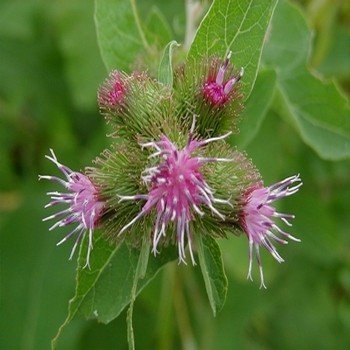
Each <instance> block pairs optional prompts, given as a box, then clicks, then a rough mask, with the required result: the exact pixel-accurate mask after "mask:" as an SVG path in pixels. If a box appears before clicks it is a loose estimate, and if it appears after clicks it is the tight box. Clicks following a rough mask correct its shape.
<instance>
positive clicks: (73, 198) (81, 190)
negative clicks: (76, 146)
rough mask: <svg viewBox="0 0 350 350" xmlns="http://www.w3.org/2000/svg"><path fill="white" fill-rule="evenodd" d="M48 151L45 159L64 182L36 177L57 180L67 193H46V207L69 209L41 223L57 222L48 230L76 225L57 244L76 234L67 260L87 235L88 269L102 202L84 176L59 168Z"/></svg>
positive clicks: (50, 177) (89, 181) (65, 168)
mask: <svg viewBox="0 0 350 350" xmlns="http://www.w3.org/2000/svg"><path fill="white" fill-rule="evenodd" d="M50 151H51V156H46V158H47V159H49V160H51V161H52V162H53V163H54V164H56V165H57V167H58V169H59V170H61V172H62V173H63V175H64V176H65V177H66V179H65V180H63V179H61V178H59V177H56V176H46V175H45V176H39V179H47V180H52V181H56V182H58V183H60V184H61V185H62V186H63V187H64V188H65V189H66V190H67V192H48V193H47V194H48V195H49V196H50V197H51V202H50V203H49V204H47V205H46V206H45V208H48V207H52V206H56V205H59V204H63V205H67V206H68V208H66V209H64V210H61V211H58V212H57V213H56V214H53V215H50V216H48V217H46V218H45V219H43V221H47V220H52V219H58V221H57V222H56V223H55V224H54V225H53V226H51V227H50V231H51V230H53V229H55V228H56V227H62V226H67V225H69V224H77V226H76V227H75V229H74V230H73V231H71V232H70V233H68V234H67V235H66V236H65V237H64V238H63V239H62V240H61V241H59V242H58V243H57V245H60V244H62V243H63V242H65V241H67V240H68V239H69V238H70V237H72V236H73V235H74V234H76V236H77V238H76V241H75V244H74V246H73V248H72V251H71V255H70V259H71V258H72V257H73V255H74V252H75V250H76V248H77V246H78V244H79V243H80V242H81V240H82V238H83V236H84V234H85V233H86V232H88V234H89V243H88V250H87V258H86V265H85V266H89V258H90V252H91V249H92V247H93V245H92V240H93V230H94V228H95V227H96V226H97V224H98V222H99V220H100V218H101V215H102V212H103V207H104V203H103V202H102V201H101V200H100V199H99V193H98V190H97V188H96V187H95V185H94V184H93V183H92V182H91V180H90V179H89V178H88V177H87V176H86V175H84V174H82V173H79V172H75V171H72V170H71V169H69V168H68V167H66V166H65V165H62V164H61V163H59V162H58V160H57V158H56V156H55V154H54V152H53V150H52V149H51V150H50Z"/></svg>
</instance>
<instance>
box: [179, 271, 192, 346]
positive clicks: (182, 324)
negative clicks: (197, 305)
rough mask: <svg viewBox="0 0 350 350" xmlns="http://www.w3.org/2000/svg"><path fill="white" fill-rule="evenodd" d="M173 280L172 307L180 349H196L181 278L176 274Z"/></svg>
mask: <svg viewBox="0 0 350 350" xmlns="http://www.w3.org/2000/svg"><path fill="white" fill-rule="evenodd" d="M176 277H177V278H176V279H175V291H176V292H175V293H174V307H175V313H176V318H177V323H178V327H179V332H180V337H181V341H182V348H183V349H184V350H195V349H197V345H196V341H195V338H194V335H193V331H192V327H191V322H190V317H189V314H188V311H189V310H188V305H187V304H186V299H185V296H184V293H183V288H182V287H183V286H182V276H180V273H179V272H178V273H177V276H176Z"/></svg>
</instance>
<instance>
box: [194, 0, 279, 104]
mask: <svg viewBox="0 0 350 350" xmlns="http://www.w3.org/2000/svg"><path fill="white" fill-rule="evenodd" d="M276 3H277V0H262V1H253V0H241V1H237V0H236V1H235V0H215V1H214V2H213V4H212V6H211V7H210V9H209V11H208V13H207V15H206V16H205V17H204V19H203V21H202V23H201V24H200V26H199V29H198V31H197V34H196V37H195V39H194V41H193V44H192V46H191V48H190V51H189V54H188V58H189V59H195V60H196V59H198V58H200V57H203V56H208V55H215V56H221V57H222V58H225V57H226V56H227V54H228V53H229V52H230V51H232V60H233V63H234V65H235V66H237V67H244V70H245V74H244V78H243V79H242V91H243V93H244V95H245V98H248V97H249V95H250V92H251V90H252V88H253V86H254V82H255V79H256V76H257V72H258V68H259V62H260V56H261V52H262V48H263V44H264V38H265V35H266V32H267V29H268V25H269V23H270V19H271V16H272V14H273V11H274V8H275V6H276Z"/></svg>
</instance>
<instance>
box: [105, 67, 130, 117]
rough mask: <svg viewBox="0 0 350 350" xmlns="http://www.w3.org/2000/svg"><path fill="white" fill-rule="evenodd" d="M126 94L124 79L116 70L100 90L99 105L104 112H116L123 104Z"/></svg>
mask: <svg viewBox="0 0 350 350" xmlns="http://www.w3.org/2000/svg"><path fill="white" fill-rule="evenodd" d="M125 93H126V86H125V82H124V80H123V77H122V76H121V74H120V73H119V72H118V71H116V70H114V71H112V72H111V73H110V74H109V76H108V78H107V79H106V80H105V81H104V83H103V84H102V85H101V86H100V88H99V90H98V104H99V106H100V108H101V109H102V110H112V111H113V110H116V109H118V108H119V107H120V106H121V105H122V104H123V102H124V99H125Z"/></svg>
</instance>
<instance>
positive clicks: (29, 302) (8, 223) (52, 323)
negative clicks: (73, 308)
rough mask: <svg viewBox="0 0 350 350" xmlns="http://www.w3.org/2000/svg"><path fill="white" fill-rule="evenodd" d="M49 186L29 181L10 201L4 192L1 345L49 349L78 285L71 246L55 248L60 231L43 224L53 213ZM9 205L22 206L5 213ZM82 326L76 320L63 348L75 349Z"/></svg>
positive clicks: (1, 199)
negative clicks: (49, 205)
mask: <svg viewBox="0 0 350 350" xmlns="http://www.w3.org/2000/svg"><path fill="white" fill-rule="evenodd" d="M45 189H46V190H49V187H47V186H45V184H43V183H40V186H39V184H35V183H33V181H30V182H27V183H25V184H22V185H18V187H17V190H16V191H13V192H11V193H10V192H9V195H8V198H7V199H6V198H5V196H4V195H3V192H2V193H1V196H0V204H1V208H0V211H1V214H0V216H1V221H0V257H1V291H0V295H1V297H0V309H1V313H0V329H1V337H0V338H1V339H0V348H2V349H26V350H36V349H49V347H50V339H51V337H52V334H54V332H55V330H56V329H57V327H58V325H59V320H60V319H62V317H64V313H65V312H64V309H65V304H66V301H67V298H69V295H70V293H71V290H72V288H73V285H74V283H73V277H74V266H73V264H72V263H71V262H69V261H68V256H69V252H70V249H71V248H70V246H69V244H67V245H65V246H62V247H60V248H58V247H56V243H57V241H58V240H59V232H56V233H52V232H48V226H49V225H48V224H47V223H42V222H41V220H42V218H43V217H44V216H47V215H48V214H47V213H45V212H44V210H45V209H44V204H45V202H46V199H45V198H44V196H43V192H45ZM11 202H12V203H11ZM4 203H6V204H8V206H9V208H8V209H7V210H10V209H11V207H10V206H11V205H12V206H13V207H18V209H16V210H13V212H12V213H9V212H6V211H5V206H4ZM10 315H11V316H10ZM83 327H84V325H83V324H82V323H81V322H79V323H77V324H74V327H72V331H73V332H70V333H69V334H66V336H65V337H64V339H63V340H62V346H63V348H64V349H67V350H73V349H76V346H77V343H78V339H79V337H80V336H81V334H82V329H83Z"/></svg>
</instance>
